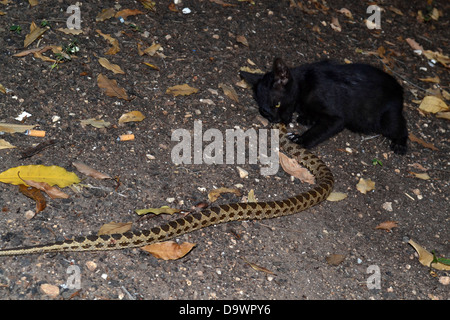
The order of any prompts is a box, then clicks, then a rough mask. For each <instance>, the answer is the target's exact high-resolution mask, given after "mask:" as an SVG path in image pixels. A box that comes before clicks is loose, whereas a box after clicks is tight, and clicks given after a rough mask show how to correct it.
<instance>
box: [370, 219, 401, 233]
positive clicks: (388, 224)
mask: <svg viewBox="0 0 450 320" xmlns="http://www.w3.org/2000/svg"><path fill="white" fill-rule="evenodd" d="M397 227H398V222H397V221H385V222H382V223H380V224H379V225H377V226H376V227H375V229H381V230H386V232H391V230H392V228H397Z"/></svg>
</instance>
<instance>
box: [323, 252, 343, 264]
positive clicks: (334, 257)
mask: <svg viewBox="0 0 450 320" xmlns="http://www.w3.org/2000/svg"><path fill="white" fill-rule="evenodd" d="M325 260H326V261H327V263H328V264H329V265H332V266H337V265H339V264H341V263H342V262H343V261H344V260H345V256H344V255H342V254H330V255H329V256H327V257H326V258H325Z"/></svg>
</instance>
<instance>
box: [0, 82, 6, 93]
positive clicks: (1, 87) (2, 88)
mask: <svg viewBox="0 0 450 320" xmlns="http://www.w3.org/2000/svg"><path fill="white" fill-rule="evenodd" d="M0 92H1V93H3V94H6V88H5V87H4V86H3V85H2V84H1V83H0Z"/></svg>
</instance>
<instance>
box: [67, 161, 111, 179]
mask: <svg viewBox="0 0 450 320" xmlns="http://www.w3.org/2000/svg"><path fill="white" fill-rule="evenodd" d="M72 165H73V166H74V167H75V168H77V170H78V171H80V172H81V173H84V174H85V175H87V176H90V177H92V178H94V179H98V180H103V179H112V178H111V176H109V175H108V174H106V173H101V172H99V171H97V170H95V169H93V168H91V167H89V166H88V165H86V164H84V163H81V162H72Z"/></svg>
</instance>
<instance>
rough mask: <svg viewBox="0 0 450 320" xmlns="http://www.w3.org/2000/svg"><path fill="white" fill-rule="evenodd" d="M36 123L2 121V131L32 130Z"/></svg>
mask: <svg viewBox="0 0 450 320" xmlns="http://www.w3.org/2000/svg"><path fill="white" fill-rule="evenodd" d="M34 127H36V125H24V124H15V123H2V122H0V132H2V131H3V132H8V133H15V132H19V133H24V132H25V131H27V130H31V129H33V128H34Z"/></svg>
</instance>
